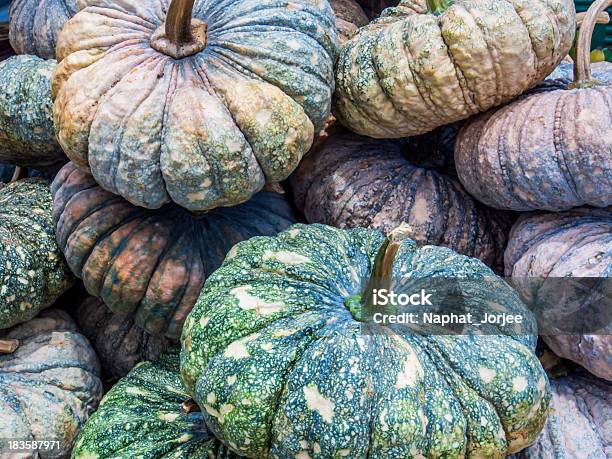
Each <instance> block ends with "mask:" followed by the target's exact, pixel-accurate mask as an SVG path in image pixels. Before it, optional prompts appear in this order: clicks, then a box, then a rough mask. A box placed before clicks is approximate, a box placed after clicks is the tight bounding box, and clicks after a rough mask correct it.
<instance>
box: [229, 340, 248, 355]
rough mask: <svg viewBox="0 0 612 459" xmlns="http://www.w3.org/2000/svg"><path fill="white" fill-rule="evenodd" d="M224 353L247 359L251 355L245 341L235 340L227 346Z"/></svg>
mask: <svg viewBox="0 0 612 459" xmlns="http://www.w3.org/2000/svg"><path fill="white" fill-rule="evenodd" d="M223 355H224V356H225V357H228V358H233V359H245V358H247V357H249V356H250V354H249V350H248V349H247V347H246V346H245V344H244V342H243V341H234V342H233V343H232V344H230V345H229V346H227V347H226V348H225V352H224V353H223Z"/></svg>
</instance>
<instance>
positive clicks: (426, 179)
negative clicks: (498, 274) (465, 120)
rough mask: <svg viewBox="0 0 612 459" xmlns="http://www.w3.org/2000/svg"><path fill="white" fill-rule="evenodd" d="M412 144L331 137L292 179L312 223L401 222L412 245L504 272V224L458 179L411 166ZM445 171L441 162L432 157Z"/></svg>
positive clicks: (380, 225) (386, 226)
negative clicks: (431, 246)
mask: <svg viewBox="0 0 612 459" xmlns="http://www.w3.org/2000/svg"><path fill="white" fill-rule="evenodd" d="M412 146H413V145H404V144H403V142H402V141H396V140H382V141H381V140H374V139H368V138H366V137H360V136H357V135H354V134H350V133H346V132H344V133H338V134H335V135H333V136H332V137H330V138H329V139H328V140H327V141H326V143H325V144H323V145H322V146H321V148H319V149H317V150H314V151H312V152H311V153H310V154H309V155H308V156H306V158H304V160H303V161H302V163H301V164H300V166H299V168H298V169H297V171H296V172H295V174H293V175H292V177H291V185H292V187H293V191H294V195H295V201H296V204H297V206H298V208H299V209H300V210H302V212H303V213H304V215H305V216H306V219H307V221H308V222H310V223H325V224H327V225H332V226H337V227H340V228H354V227H359V226H362V227H368V228H376V229H379V230H381V231H383V232H389V231H391V230H392V229H393V228H395V227H397V226H398V225H399V224H400V223H401V222H407V223H409V224H410V225H411V227H412V229H413V234H412V236H411V237H412V238H413V239H415V240H418V241H420V242H424V243H427V244H435V245H443V246H447V247H450V248H452V249H453V250H456V251H457V252H459V253H462V254H465V255H468V256H473V257H476V258H479V259H481V260H483V261H484V262H485V263H487V264H488V265H496V266H497V265H499V266H501V265H503V260H502V258H503V251H504V248H505V244H506V234H505V225H502V224H500V222H499V221H498V219H497V218H496V217H495V216H493V215H492V214H491V213H490V212H489V211H488V210H487V209H485V208H484V206H481V205H479V204H478V203H477V202H476V201H474V200H473V199H472V198H471V197H470V196H469V195H468V194H467V193H466V192H465V191H464V190H463V188H462V187H461V185H459V183H457V182H456V181H455V180H453V179H451V178H449V177H447V176H445V175H443V174H439V173H438V172H436V171H435V170H432V169H430V167H418V166H415V165H414V164H413V163H412V162H411V161H410V159H408V158H410V157H413V158H414V159H421V160H423V158H419V157H418V151H415V150H413V149H412V148H411V147H412ZM431 162H432V163H439V164H436V165H440V166H442V168H443V169H449V168H450V169H452V162H451V164H450V165H449V164H443V163H444V162H445V159H444V158H443V157H442V155H440V156H437V157H432V158H431Z"/></svg>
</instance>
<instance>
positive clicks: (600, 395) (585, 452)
mask: <svg viewBox="0 0 612 459" xmlns="http://www.w3.org/2000/svg"><path fill="white" fill-rule="evenodd" d="M551 388H552V394H553V398H552V407H553V410H552V412H551V415H550V416H549V418H548V421H547V422H546V427H545V428H544V431H543V432H542V434H541V435H540V437H539V438H538V441H537V442H536V443H535V444H534V445H533V446H532V447H530V448H527V449H526V450H524V451H522V452H520V453H519V454H516V455H515V456H513V459H608V458H609V457H610V455H611V454H612V425H611V424H610V419H612V385H611V384H610V383H606V382H605V381H602V380H601V379H597V378H594V377H593V376H590V375H588V374H575V375H571V376H568V377H565V378H560V379H557V380H553V381H551Z"/></svg>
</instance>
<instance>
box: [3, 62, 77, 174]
mask: <svg viewBox="0 0 612 459" xmlns="http://www.w3.org/2000/svg"><path fill="white" fill-rule="evenodd" d="M55 67H56V62H55V61H53V60H48V61H46V60H43V59H40V58H38V57H36V56H14V57H11V58H9V59H7V60H5V61H1V62H0V81H2V85H1V86H0V161H2V162H7V163H9V164H16V165H18V166H25V167H29V166H32V167H43V168H44V167H53V166H55V165H57V164H60V163H62V162H65V161H66V156H65V155H64V153H63V151H62V149H61V147H60V146H59V144H58V143H57V140H56V139H55V131H54V128H53V101H52V100H51V76H52V75H53V71H54V70H55Z"/></svg>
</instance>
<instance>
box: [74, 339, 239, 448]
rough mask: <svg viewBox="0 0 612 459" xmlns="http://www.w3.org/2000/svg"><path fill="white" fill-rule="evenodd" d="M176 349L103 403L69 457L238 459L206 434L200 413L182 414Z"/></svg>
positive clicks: (145, 365)
mask: <svg viewBox="0 0 612 459" xmlns="http://www.w3.org/2000/svg"><path fill="white" fill-rule="evenodd" d="M188 400H189V395H187V394H186V393H185V390H184V389H183V385H182V383H181V379H180V377H179V356H178V349H175V350H174V351H173V352H172V351H168V352H167V353H166V354H164V355H162V357H161V358H160V359H159V360H158V361H156V362H153V363H152V362H143V363H141V364H139V365H138V366H136V368H134V369H133V370H132V371H131V372H130V374H129V375H127V376H126V377H125V378H123V379H122V380H121V381H119V382H118V383H117V384H116V385H115V386H113V388H112V389H111V390H110V392H109V393H108V394H106V396H105V397H104V399H103V400H102V403H101V404H100V409H98V411H97V412H96V413H95V414H94V415H93V416H92V417H91V419H90V420H89V421H88V422H87V424H86V425H85V428H84V429H83V430H82V431H81V434H80V435H79V437H78V439H77V442H76V445H75V448H74V450H73V452H72V458H73V459H103V458H111V457H112V458H128V457H137V458H148V459H162V458H168V459H170V458H172V459H237V456H236V455H234V454H232V453H231V452H229V451H228V450H227V448H225V447H224V446H223V445H222V444H221V443H220V442H219V441H218V440H216V439H215V438H214V437H212V436H211V435H210V433H209V432H208V430H207V429H206V426H205V425H204V424H203V421H202V413H200V412H194V413H190V414H187V415H186V414H185V413H184V412H183V411H182V410H181V404H182V403H183V402H187V401H188Z"/></svg>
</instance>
